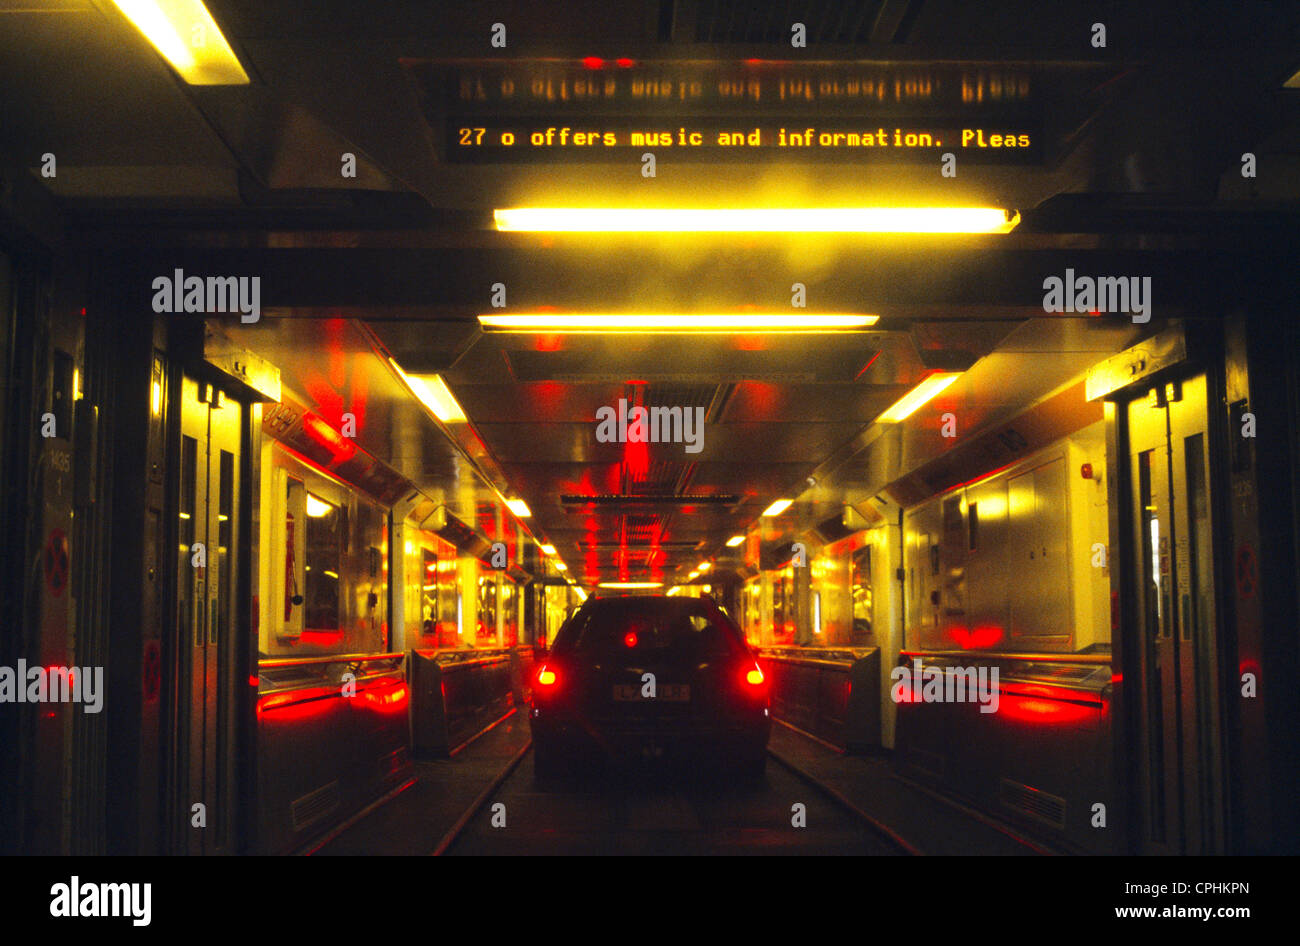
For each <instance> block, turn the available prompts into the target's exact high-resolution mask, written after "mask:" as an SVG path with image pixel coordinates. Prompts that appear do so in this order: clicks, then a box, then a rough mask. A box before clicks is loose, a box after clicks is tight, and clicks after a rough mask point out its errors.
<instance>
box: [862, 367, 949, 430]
mask: <svg viewBox="0 0 1300 946" xmlns="http://www.w3.org/2000/svg"><path fill="white" fill-rule="evenodd" d="M959 377H961V372H960V371H936V372H934V373H933V374H930V375H926V377H925V378H923V379H922V380H921V382H920V383H919V384H918V385H917V386H916V387H914V388H912V390H910V391H908V392H907V393H906V394H904V395H903V396H902V397H901V398H899V399H898V400H897V401H896V402H894V404H893V405H892V406H891V407H890V408H889V409H888V410H887V411H885V412H884V413H883V414H881V415H880V416H879V417H877V418H876V420H878V421H880V422H881V423H884V424H897V423H899V422H900V421H903V420H906V419H907V418H908V417H909V416H911V414H912V413H913V412H914V411H915V410H916V409H917V408H919V407H920V406H921V405H922V404H925V403H926V402H927V401H929V400H930V399H931V398H932V397H934V396H935V395H936V394H938V393H939V392H940V391H942V390H943V389H944V388H946V387H947V386H948V385H950V384H952V383H953V382H954V381H956V380H957V379H958V378H959Z"/></svg>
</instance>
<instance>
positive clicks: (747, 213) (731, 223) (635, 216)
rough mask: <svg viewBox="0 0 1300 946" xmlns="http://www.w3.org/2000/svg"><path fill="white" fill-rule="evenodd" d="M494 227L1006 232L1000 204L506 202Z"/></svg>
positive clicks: (1007, 216)
mask: <svg viewBox="0 0 1300 946" xmlns="http://www.w3.org/2000/svg"><path fill="white" fill-rule="evenodd" d="M493 219H494V220H495V222H496V227H497V229H498V230H500V231H503V232H515V231H527V232H538V233H1009V232H1010V231H1011V230H1012V229H1014V228H1015V226H1016V224H1018V223H1019V222H1020V214H1019V213H1017V212H1016V211H1014V210H1004V209H1002V208H1000V207H774V208H730V209H702V208H654V207H616V208H612V207H511V208H507V209H498V210H495V211H493Z"/></svg>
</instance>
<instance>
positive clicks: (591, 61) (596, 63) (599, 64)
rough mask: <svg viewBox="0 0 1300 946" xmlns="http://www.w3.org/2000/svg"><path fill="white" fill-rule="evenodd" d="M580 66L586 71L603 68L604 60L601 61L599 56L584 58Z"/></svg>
mask: <svg viewBox="0 0 1300 946" xmlns="http://www.w3.org/2000/svg"><path fill="white" fill-rule="evenodd" d="M582 64H583V65H584V66H586V67H587V68H588V69H604V68H605V60H603V59H601V58H600V57H599V56H586V57H585V58H583V60H582Z"/></svg>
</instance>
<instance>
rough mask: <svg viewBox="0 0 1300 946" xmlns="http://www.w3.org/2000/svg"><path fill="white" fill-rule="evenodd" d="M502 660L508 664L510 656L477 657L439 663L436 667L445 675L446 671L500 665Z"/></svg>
mask: <svg viewBox="0 0 1300 946" xmlns="http://www.w3.org/2000/svg"><path fill="white" fill-rule="evenodd" d="M503 660H504V661H507V662H508V661H509V660H510V655H509V654H497V655H496V656H495V657H479V658H477V659H476V660H457V661H454V662H450V663H441V662H440V663H439V664H438V666H439V667H441V668H442V671H443V673H446V672H447V671H448V670H455V669H457V668H459V667H483V666H486V665H487V664H496V663H501V662H502V661H503Z"/></svg>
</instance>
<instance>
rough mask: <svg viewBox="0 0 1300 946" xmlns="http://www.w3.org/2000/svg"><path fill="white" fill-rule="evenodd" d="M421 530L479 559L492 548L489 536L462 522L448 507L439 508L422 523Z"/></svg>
mask: <svg viewBox="0 0 1300 946" xmlns="http://www.w3.org/2000/svg"><path fill="white" fill-rule="evenodd" d="M420 528H421V529H425V530H427V531H429V532H432V533H433V534H434V535H436V536H438V537H439V538H442V539H446V540H447V541H448V542H450V543H451V544H452V545H454V546H456V548H457V549H459V550H460V551H462V552H465V553H466V554H468V555H471V556H473V557H474V558H478V557H480V556H481V555H483V554H484V553H485V552H487V551H488V550H489V549H490V548H492V543H491V542H490V541H488V538H487V536H485V535H483V534H482V533H480V532H476V531H475V530H474V529H472V528H470V527H469V526H467V525H466V524H465V523H463V522H461V521H460V520H459V519H457V518H456V517H455V516H453V515H452V514H451V513H449V512H448V511H447V507H446V506H439V507H438V508H437V509H435V510H434V511H433V513H432V514H431V515H430V516H429V517H428V518H427V519H425V520H424V521H423V522H421V523H420Z"/></svg>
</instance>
